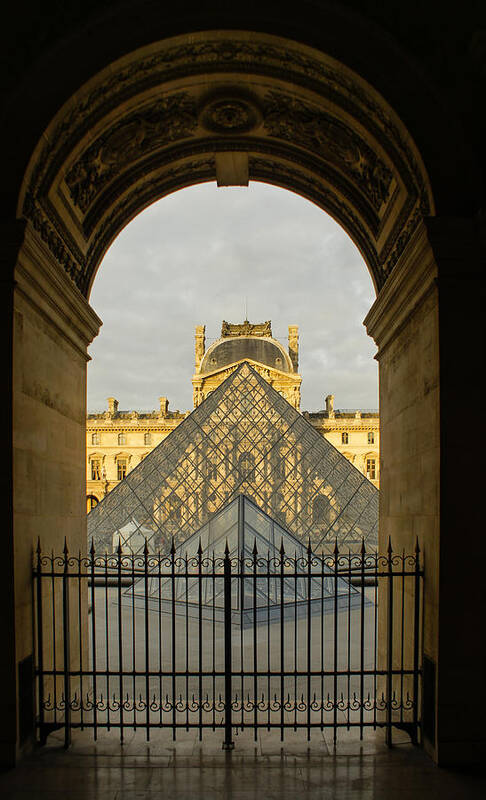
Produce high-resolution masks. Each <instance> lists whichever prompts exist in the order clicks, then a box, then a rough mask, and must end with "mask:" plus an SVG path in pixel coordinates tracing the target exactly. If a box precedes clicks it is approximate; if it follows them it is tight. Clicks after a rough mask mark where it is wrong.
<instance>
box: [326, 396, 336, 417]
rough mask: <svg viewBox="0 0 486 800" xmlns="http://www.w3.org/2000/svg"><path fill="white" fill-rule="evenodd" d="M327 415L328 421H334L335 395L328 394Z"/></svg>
mask: <svg viewBox="0 0 486 800" xmlns="http://www.w3.org/2000/svg"><path fill="white" fill-rule="evenodd" d="M326 413H327V417H328V419H334V395H333V394H328V395H327V397H326Z"/></svg>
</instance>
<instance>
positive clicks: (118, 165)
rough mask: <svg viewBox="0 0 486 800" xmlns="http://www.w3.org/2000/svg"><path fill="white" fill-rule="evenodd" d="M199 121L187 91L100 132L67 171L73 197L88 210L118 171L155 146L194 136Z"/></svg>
mask: <svg viewBox="0 0 486 800" xmlns="http://www.w3.org/2000/svg"><path fill="white" fill-rule="evenodd" d="M196 125H197V118H196V110H195V103H194V101H193V100H192V99H191V98H190V97H189V95H188V94H187V92H180V93H178V94H175V95H172V96H171V97H168V98H164V99H163V100H160V101H159V102H158V103H156V104H155V105H153V106H151V107H149V108H148V109H146V110H144V111H138V112H137V113H136V114H133V115H131V116H129V117H127V118H126V119H124V120H123V121H122V122H120V123H118V124H117V125H115V126H114V127H113V128H111V129H110V130H109V131H108V132H107V133H105V134H103V135H102V136H100V137H99V138H98V139H97V140H96V141H95V142H94V144H92V145H91V147H89V148H88V150H86V151H85V152H84V153H83V155H82V156H81V158H80V159H78V160H77V161H76V162H75V163H74V164H73V166H72V167H71V169H70V170H69V172H68V173H67V175H66V183H67V185H68V187H69V191H70V194H71V198H72V200H73V202H74V203H75V205H77V206H78V207H79V208H80V209H81V211H83V212H84V211H86V210H87V208H88V207H89V205H90V204H91V203H92V201H93V199H94V197H95V196H96V195H97V194H98V193H99V192H100V191H101V189H102V188H103V186H104V185H105V184H106V183H108V181H110V180H111V178H112V177H113V176H114V175H117V174H119V173H120V171H122V170H123V168H124V167H126V166H127V165H128V164H130V163H131V162H133V161H134V160H136V159H138V158H141V157H142V156H144V155H145V154H146V153H149V152H150V151H152V150H156V149H157V148H160V147H163V146H165V145H167V144H169V143H170V142H174V141H176V140H178V139H184V138H187V137H188V136H191V135H192V134H193V132H194V129H195V127H196Z"/></svg>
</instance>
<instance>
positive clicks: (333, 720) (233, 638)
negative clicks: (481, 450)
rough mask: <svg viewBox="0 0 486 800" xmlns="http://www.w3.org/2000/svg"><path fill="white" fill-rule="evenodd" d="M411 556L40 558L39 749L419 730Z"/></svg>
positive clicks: (419, 574)
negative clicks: (193, 736) (56, 734)
mask: <svg viewBox="0 0 486 800" xmlns="http://www.w3.org/2000/svg"><path fill="white" fill-rule="evenodd" d="M422 578H423V571H422V569H421V565H420V553H419V549H418V545H417V547H416V550H415V553H414V554H413V555H406V554H405V553H401V554H398V553H394V552H393V551H392V548H391V544H390V545H389V547H388V551H387V553H386V554H377V553H367V552H366V551H365V549H364V545H363V547H362V550H361V553H359V554H356V553H342V552H340V551H339V549H338V547H337V545H336V547H335V549H334V553H333V554H317V553H314V552H313V551H312V549H311V547H310V545H309V547H308V548H307V549H305V548H302V551H301V553H300V554H298V553H293V554H291V553H286V552H285V550H284V549H283V546H282V547H281V549H280V551H279V552H278V553H277V554H275V553H274V554H273V555H270V553H266V554H264V553H259V552H258V550H257V547H256V544H255V546H254V547H253V550H252V551H251V552H243V553H230V552H229V550H228V546H226V551H225V552H224V553H222V554H219V555H218V554H212V555H211V556H207V554H204V555H203V552H202V549H201V546H200V545H199V549H198V550H197V552H195V553H194V552H193V553H192V554H191V553H187V554H185V555H184V556H177V555H176V552H175V549H174V548H173V549H172V551H171V552H170V553H169V554H168V555H162V554H160V553H159V554H154V553H149V552H148V549H147V546H146V547H145V550H144V552H143V553H139V554H127V553H124V552H122V551H121V548H119V549H118V552H117V553H115V554H97V553H96V552H95V551H94V548H93V547H92V548H91V551H90V553H89V554H88V555H86V556H83V555H81V554H78V555H77V556H74V555H72V554H70V553H69V552H68V549H67V546H66V547H65V548H64V552H63V554H62V555H54V554H51V555H46V554H43V553H42V551H41V547H40V544H39V547H38V550H37V556H36V564H35V569H34V579H35V598H36V680H37V712H38V728H39V735H40V740H41V742H45V740H46V737H47V736H48V734H49V733H50V732H52V731H53V730H58V729H64V735H65V745H66V746H68V745H69V743H70V741H71V732H72V730H73V729H76V728H80V729H86V728H90V729H92V730H93V733H94V737H95V739H96V737H97V733H98V731H99V730H100V729H108V730H110V729H117V730H118V731H119V735H120V738H121V740H122V741H123V736H124V731H125V730H126V729H127V728H133V729H137V728H143V729H144V730H145V732H146V736H147V740H148V739H149V738H150V732H151V730H152V729H153V728H169V729H171V731H172V735H173V738H174V739H175V738H176V734H177V731H178V729H185V730H189V729H190V728H196V729H197V730H198V731H199V737H200V738H201V737H202V734H203V730H204V729H205V728H209V729H211V730H213V731H214V730H216V729H221V730H222V733H223V737H224V741H223V747H224V748H227V749H231V748H232V747H233V732H234V731H235V730H237V729H240V730H243V729H245V728H250V729H253V731H254V736H255V739H256V738H257V735H258V729H267V730H271V729H275V728H276V729H278V730H279V731H280V736H281V739H282V740H283V739H284V735H285V731H286V730H287V729H292V730H297V729H299V728H301V729H304V730H305V732H306V736H307V738H308V739H309V738H310V736H311V732H312V730H314V729H318V730H321V731H322V730H323V729H324V728H332V729H333V730H334V739H336V735H337V730H338V728H346V729H348V730H349V729H350V728H352V727H355V728H356V727H357V728H358V729H359V731H360V735H361V737H362V736H363V731H364V729H365V728H367V727H371V728H374V729H376V728H377V727H383V728H385V729H386V739H387V743H388V744H389V745H391V743H392V727H393V726H398V727H401V728H403V729H405V730H406V731H408V733H409V734H410V736H411V739H412V741H414V742H416V741H417V739H418V735H419V727H420V714H419V708H420V678H421V663H420V657H419V653H420V650H421V581H422Z"/></svg>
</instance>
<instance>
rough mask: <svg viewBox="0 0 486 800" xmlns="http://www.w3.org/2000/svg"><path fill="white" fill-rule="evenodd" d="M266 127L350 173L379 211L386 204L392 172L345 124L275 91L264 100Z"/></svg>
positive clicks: (280, 136) (269, 130) (273, 134)
mask: <svg viewBox="0 0 486 800" xmlns="http://www.w3.org/2000/svg"><path fill="white" fill-rule="evenodd" d="M264 126H265V128H266V130H268V132H269V133H270V135H271V136H275V137H278V138H280V139H285V140H287V141H289V142H292V143H293V144H296V145H298V146H300V147H304V148H306V149H308V150H311V151H312V152H314V153H316V154H317V155H319V156H321V157H322V158H324V159H326V160H327V161H331V162H333V163H334V164H336V166H338V167H339V168H340V169H342V170H344V171H346V172H351V173H352V174H353V176H354V177H355V178H356V180H357V182H358V184H359V186H360V188H361V189H362V191H363V192H364V194H366V196H367V197H368V199H369V200H370V201H371V203H372V205H373V207H374V208H375V210H376V211H378V210H379V209H380V208H381V206H382V204H383V203H385V202H386V200H387V198H388V195H389V191H390V184H391V180H392V173H391V170H389V169H388V168H387V167H386V166H385V164H384V163H383V162H382V161H381V160H380V159H379V158H378V156H377V155H376V154H375V153H374V152H373V151H372V150H371V148H370V147H369V146H368V145H366V144H365V142H363V141H362V140H361V139H360V138H359V137H358V136H357V134H356V133H354V132H353V131H352V130H350V129H349V128H347V127H346V126H345V125H344V124H343V123H342V122H340V121H338V120H336V119H333V118H332V117H331V116H330V115H329V114H326V113H323V112H322V111H321V110H319V109H318V108H313V107H312V106H310V105H309V104H307V103H304V102H302V101H301V100H298V99H296V98H294V97H290V96H288V95H284V94H283V93H282V92H273V91H272V92H269V93H268V94H267V96H266V98H265V110H264Z"/></svg>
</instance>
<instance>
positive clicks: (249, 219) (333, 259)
mask: <svg viewBox="0 0 486 800" xmlns="http://www.w3.org/2000/svg"><path fill="white" fill-rule="evenodd" d="M373 299H374V290H373V286H372V282H371V278H370V276H369V273H368V271H367V268H366V266H365V264H364V261H363V259H362V257H361V255H360V253H359V251H358V250H357V249H356V247H355V245H354V244H353V243H352V242H351V240H350V239H349V238H348V236H347V235H346V234H345V233H344V232H343V231H342V229H341V228H340V227H339V226H338V225H337V224H336V223H335V222H334V221H333V220H332V219H331V217H329V216H328V215H327V214H325V213H324V212H323V211H321V210H320V209H319V208H317V206H315V205H313V204H312V203H310V202H308V201H307V200H303V199H302V198H301V197H298V196H297V195H295V194H292V193H290V192H287V191H284V190H282V189H277V188H274V187H271V186H268V185H264V184H260V183H252V184H251V185H250V187H249V188H224V189H218V188H217V187H216V184H213V183H210V184H203V185H201V186H194V187H192V188H190V189H184V190H182V191H179V192H176V193H174V194H172V195H170V196H169V197H166V198H164V199H162V200H160V201H158V202H157V203H154V204H153V205H152V206H151V207H150V208H148V209H147V210H146V211H144V212H142V213H141V214H140V215H139V216H138V217H137V218H136V219H134V220H133V221H132V222H131V223H130V224H129V225H128V226H127V227H126V228H125V229H124V230H123V231H122V232H121V234H120V235H119V236H118V238H117V239H116V240H115V242H114V243H113V244H112V246H111V248H110V249H109V251H108V252H107V254H106V256H105V258H104V260H103V263H102V264H101V266H100V269H99V271H98V275H97V277H96V280H95V283H94V286H93V291H92V293H91V297H90V302H91V304H92V305H93V307H94V309H95V311H96V312H97V313H98V314H99V316H100V317H101V319H102V320H103V323H104V324H103V327H102V328H101V332H100V335H99V336H98V338H97V339H95V341H94V342H93V344H92V345H91V348H90V355H91V357H92V361H91V362H90V364H89V367H88V409H89V411H101V410H103V409H105V408H106V398H107V397H110V396H112V397H116V398H117V399H118V400H119V403H120V409H138V410H143V411H148V410H151V409H155V408H157V407H158V398H159V397H160V396H161V395H162V396H166V397H168V398H169V402H170V408H171V409H173V410H175V409H177V408H178V409H180V410H187V409H191V410H192V408H193V404H192V384H191V377H192V374H193V372H194V327H195V325H198V324H205V325H206V342H207V344H210V343H211V342H212V341H214V339H216V338H218V337H219V334H220V331H221V321H222V320H223V319H226V320H228V321H229V322H242V321H243V319H244V318H245V314H246V313H248V319H249V320H250V322H263V321H264V320H268V319H270V320H271V321H272V330H273V335H274V336H275V337H276V338H278V339H280V340H281V341H282V342H283V343H284V344H287V334H288V330H287V329H288V325H289V324H292V325H299V327H300V372H301V374H302V376H303V382H302V409H306V410H309V411H315V410H318V409H321V408H323V406H324V397H325V396H326V395H327V394H334V396H335V407H336V408H377V407H378V380H377V375H378V372H377V362H376V361H375V360H374V359H373V356H374V354H375V352H376V348H375V345H374V343H373V341H372V340H371V339H370V338H369V337H368V336H367V335H366V331H365V329H364V327H363V324H362V322H363V319H364V317H365V315H366V313H367V311H368V309H369V308H370V306H371V304H372V302H373Z"/></svg>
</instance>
